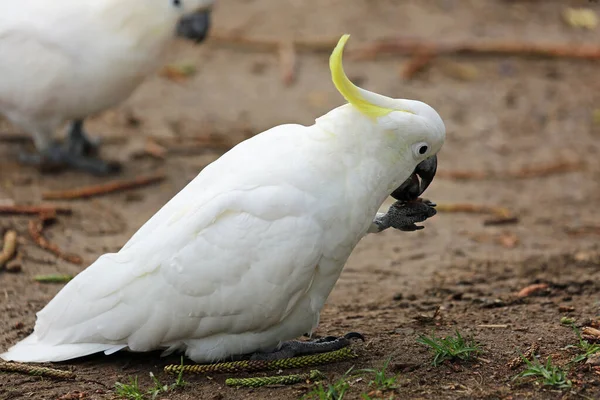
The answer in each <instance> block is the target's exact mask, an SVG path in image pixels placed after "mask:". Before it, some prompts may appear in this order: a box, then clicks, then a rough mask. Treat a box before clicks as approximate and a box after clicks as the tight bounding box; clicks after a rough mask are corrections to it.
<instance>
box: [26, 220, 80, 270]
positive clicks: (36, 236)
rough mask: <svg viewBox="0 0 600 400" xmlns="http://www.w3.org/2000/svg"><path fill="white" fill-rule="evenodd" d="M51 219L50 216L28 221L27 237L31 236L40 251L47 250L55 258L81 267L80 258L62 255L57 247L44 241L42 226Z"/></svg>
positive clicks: (46, 240) (72, 255) (73, 255)
mask: <svg viewBox="0 0 600 400" xmlns="http://www.w3.org/2000/svg"><path fill="white" fill-rule="evenodd" d="M51 219H53V216H52V215H40V218H39V219H37V220H33V219H32V220H30V221H29V235H30V236H31V238H32V239H33V241H34V242H35V244H37V245H38V246H40V247H41V248H42V249H44V250H48V251H49V252H51V253H53V254H55V255H56V256H57V257H59V258H62V259H63V260H65V261H68V262H70V263H73V264H77V265H81V263H83V259H82V258H81V257H79V256H78V255H75V254H65V253H63V252H62V251H61V250H60V248H59V247H58V246H57V245H55V244H54V243H51V242H50V241H48V239H46V238H45V237H44V236H43V233H42V232H43V230H44V225H45V223H46V221H49V220H51Z"/></svg>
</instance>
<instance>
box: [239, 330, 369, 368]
mask: <svg viewBox="0 0 600 400" xmlns="http://www.w3.org/2000/svg"><path fill="white" fill-rule="evenodd" d="M352 339H360V340H362V341H364V340H365V338H364V336H363V335H361V334H360V333H357V332H350V333H347V334H345V335H344V336H342V337H336V336H327V337H324V338H320V339H316V340H311V341H300V340H290V341H288V342H283V343H282V344H281V346H280V347H279V349H276V350H274V351H272V352H270V353H254V354H253V355H252V356H251V357H250V359H251V360H265V361H272V360H280V359H283V358H292V357H298V356H307V355H311V354H320V353H328V352H330V351H335V350H339V349H342V348H344V347H347V346H349V345H350V343H351V340H352Z"/></svg>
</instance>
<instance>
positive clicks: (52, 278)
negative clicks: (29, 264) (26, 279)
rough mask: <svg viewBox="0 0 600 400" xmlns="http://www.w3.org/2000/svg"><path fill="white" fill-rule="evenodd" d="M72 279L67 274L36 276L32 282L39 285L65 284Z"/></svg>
mask: <svg viewBox="0 0 600 400" xmlns="http://www.w3.org/2000/svg"><path fill="white" fill-rule="evenodd" d="M71 279H73V276H72V275H67V274H49V275H36V276H34V277H33V280H34V281H36V282H40V283H67V282H69V281H70V280H71Z"/></svg>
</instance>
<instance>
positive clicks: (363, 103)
mask: <svg viewBox="0 0 600 400" xmlns="http://www.w3.org/2000/svg"><path fill="white" fill-rule="evenodd" d="M349 38H350V35H343V36H342V37H341V38H340V40H339V42H338V44H337V46H335V49H333V52H332V53H331V56H330V57H329V69H330V70H331V79H332V80H333V84H334V85H335V87H336V89H337V90H338V92H340V94H341V95H342V96H344V98H345V99H346V100H347V101H348V103H350V104H352V105H353V106H354V107H356V108H357V109H358V110H359V111H360V112H361V113H362V114H364V115H366V116H368V117H371V118H377V117H383V116H385V115H387V114H389V113H391V112H392V111H396V110H393V109H391V108H385V107H380V106H378V105H376V104H373V103H370V102H369V101H368V100H367V99H366V98H365V96H364V93H363V92H366V93H368V94H371V93H370V92H367V91H366V90H364V89H361V88H359V87H358V86H356V85H355V84H354V83H352V82H351V81H350V79H348V77H347V76H346V73H345V72H344V66H343V65H342V54H343V53H344V46H345V45H346V42H347V41H348V39H349Z"/></svg>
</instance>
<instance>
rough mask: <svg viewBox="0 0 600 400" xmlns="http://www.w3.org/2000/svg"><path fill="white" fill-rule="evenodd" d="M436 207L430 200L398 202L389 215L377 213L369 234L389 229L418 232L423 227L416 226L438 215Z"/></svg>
mask: <svg viewBox="0 0 600 400" xmlns="http://www.w3.org/2000/svg"><path fill="white" fill-rule="evenodd" d="M435 206H436V205H435V204H434V203H432V202H431V201H429V200H415V201H409V202H404V201H397V202H395V203H394V204H392V206H391V207H390V208H389V210H388V212H387V213H377V215H376V216H375V219H374V220H373V224H372V226H371V229H369V232H373V233H375V232H381V231H383V230H385V229H388V228H395V229H398V230H401V231H407V232H411V231H418V230H420V229H423V226H417V225H415V224H416V223H417V222H423V221H425V220H426V219H427V218H430V217H433V216H434V215H435V214H436V210H435V208H434V207H435Z"/></svg>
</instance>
